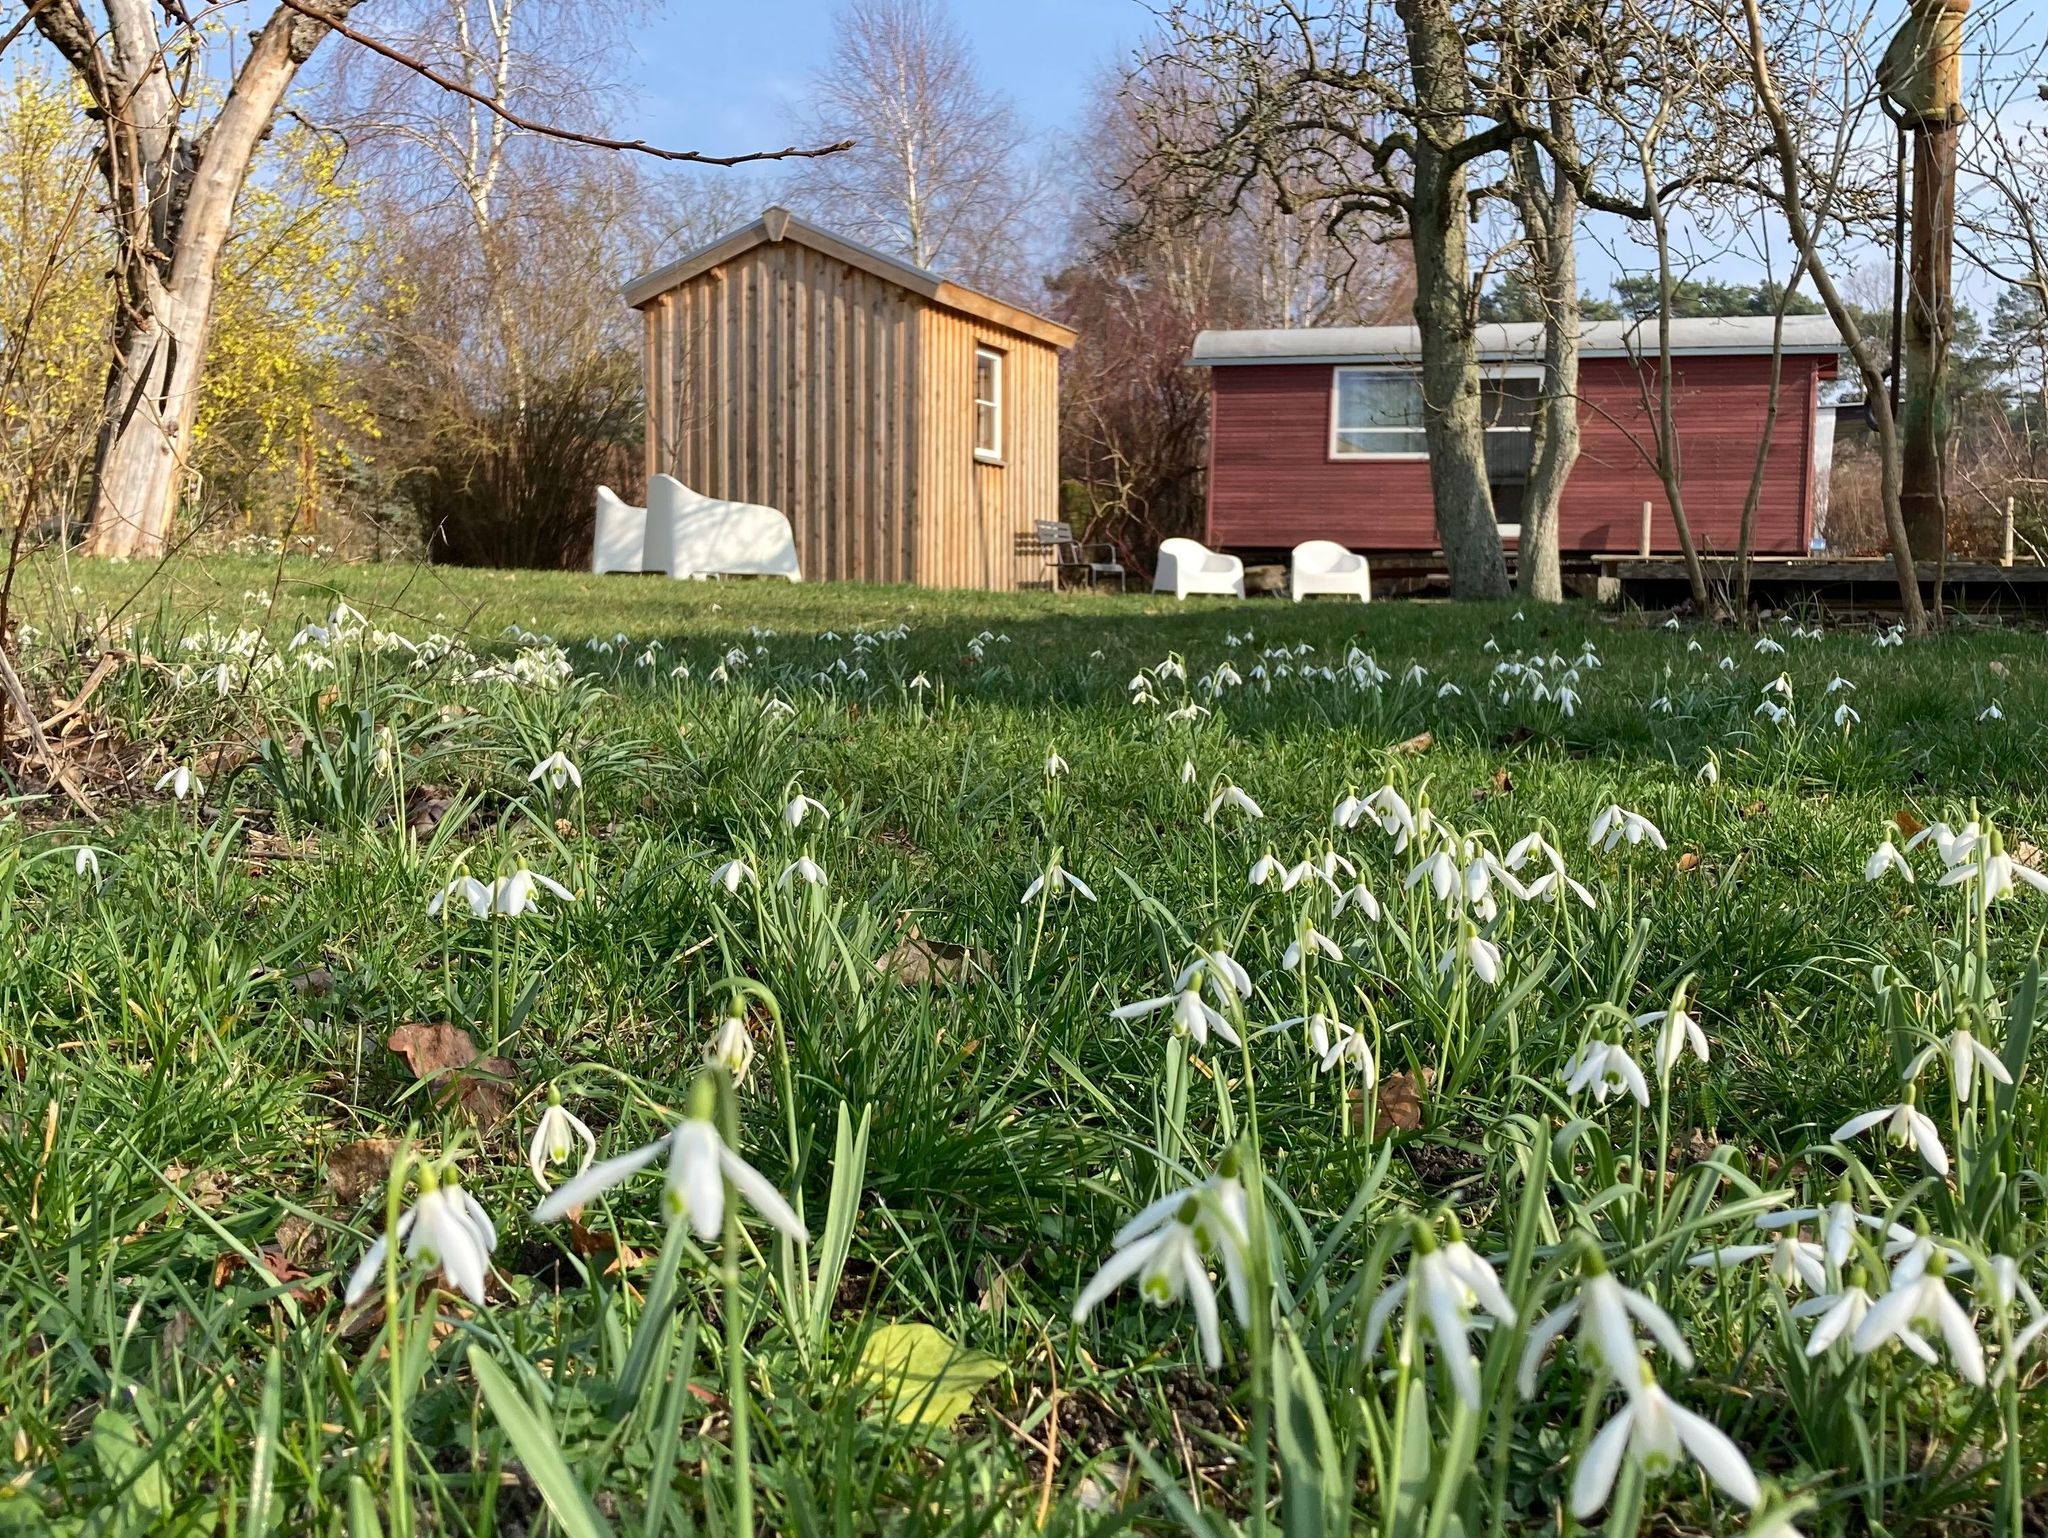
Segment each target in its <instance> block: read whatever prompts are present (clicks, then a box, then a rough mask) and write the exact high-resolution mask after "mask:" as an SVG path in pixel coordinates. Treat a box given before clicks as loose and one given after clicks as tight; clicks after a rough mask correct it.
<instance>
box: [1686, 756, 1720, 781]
mask: <svg viewBox="0 0 2048 1538" xmlns="http://www.w3.org/2000/svg"><path fill="white" fill-rule="evenodd" d="M1693 781H1694V783H1695V784H1699V785H1718V784H1720V783H1721V765H1720V764H1719V763H1718V762H1717V761H1716V760H1715V759H1713V758H1712V757H1709V758H1708V759H1707V761H1706V762H1705V763H1703V764H1701V765H1700V767H1699V770H1698V772H1696V773H1695V774H1694V775H1693Z"/></svg>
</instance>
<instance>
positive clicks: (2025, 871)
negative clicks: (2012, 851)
mask: <svg viewBox="0 0 2048 1538" xmlns="http://www.w3.org/2000/svg"><path fill="white" fill-rule="evenodd" d="M1973 852H1974V853H1975V855H1976V858H1974V859H1972V860H1971V861H1970V862H1969V863H1968V864H1966V865H1957V866H1956V867H1955V868H1954V869H1953V870H1951V871H1949V872H1948V874H1947V875H1945V876H1943V877H1942V878H1941V882H1940V884H1941V885H1942V886H1958V885H1960V884H1962V883H1963V882H1967V881H1982V882H1983V893H1984V901H1985V902H1986V903H1987V904H1989V903H1995V902H1998V901H2000V900H2002V899H2004V898H2007V897H2010V896H2012V895H2013V894H2014V893H2015V892H2017V891H2018V890H2019V888H2020V886H2021V884H2022V883H2024V884H2025V885H2027V886H2030V887H2032V888H2033V889H2034V890H2035V891H2037V892H2048V875H2043V874H2042V873H2041V872H2040V871H2037V870H2035V869H2034V868H2033V867H2032V866H2031V865H2022V864H2021V863H2020V862H2019V861H2018V860H2015V859H2014V858H2013V857H2012V856H2011V855H2009V854H2007V853H2006V852H2005V839H2004V836H2003V835H2002V834H2000V833H1999V831H1998V829H1996V828H1993V829H1991V830H1990V831H1989V832H1988V833H1986V834H1984V835H1983V837H1982V838H1980V839H1978V840H1977V841H1976V848H1975V850H1974V851H1973Z"/></svg>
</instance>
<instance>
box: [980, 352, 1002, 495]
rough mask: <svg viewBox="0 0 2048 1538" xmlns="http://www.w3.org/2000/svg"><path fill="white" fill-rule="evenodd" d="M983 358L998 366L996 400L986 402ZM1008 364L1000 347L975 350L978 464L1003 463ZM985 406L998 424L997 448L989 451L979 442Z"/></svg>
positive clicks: (996, 371)
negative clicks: (1005, 377)
mask: <svg viewBox="0 0 2048 1538" xmlns="http://www.w3.org/2000/svg"><path fill="white" fill-rule="evenodd" d="M983 358H992V359H994V360H995V365H996V366H995V381H996V391H995V398H994V399H992V400H988V401H984V400H983V399H982V398H981V360H982V359H983ZM1008 364H1009V359H1008V357H1007V356H1005V354H1004V353H1003V350H1002V349H1001V348H999V347H990V346H988V345H986V344H979V345H977V346H976V347H975V349H974V436H975V439H976V442H975V445H974V458H975V461H976V463H978V464H984V465H999V464H1001V463H1002V462H1003V385H1004V380H1003V371H1004V369H1005V368H1006V367H1007V366H1008ZM984 405H986V406H989V407H991V408H993V410H994V414H995V424H996V433H995V438H996V441H995V447H994V448H988V449H985V448H983V447H982V446H981V443H980V441H979V440H980V438H981V408H982V407H983V406H984Z"/></svg>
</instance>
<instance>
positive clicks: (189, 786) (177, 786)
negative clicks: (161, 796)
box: [156, 764, 204, 801]
mask: <svg viewBox="0 0 2048 1538" xmlns="http://www.w3.org/2000/svg"><path fill="white" fill-rule="evenodd" d="M156 788H157V789H158V790H168V791H170V793H171V795H172V796H173V797H174V798H176V799H177V800H179V801H183V800H184V799H185V798H186V797H187V796H190V795H191V794H193V792H195V791H197V790H200V789H203V788H204V787H203V786H202V785H201V784H200V780H199V776H198V775H196V774H194V773H193V772H192V771H191V770H190V769H188V768H187V767H186V766H185V765H183V764H180V765H178V766H177V767H176V768H175V769H167V770H165V771H164V775H163V778H162V779H160V780H158V781H157V782H156Z"/></svg>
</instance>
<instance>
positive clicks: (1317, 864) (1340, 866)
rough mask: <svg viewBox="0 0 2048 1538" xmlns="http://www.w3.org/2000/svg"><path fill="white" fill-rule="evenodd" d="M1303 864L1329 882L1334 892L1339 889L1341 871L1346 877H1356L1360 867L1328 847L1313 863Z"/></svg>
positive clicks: (1306, 862)
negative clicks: (1338, 879) (1338, 877)
mask: <svg viewBox="0 0 2048 1538" xmlns="http://www.w3.org/2000/svg"><path fill="white" fill-rule="evenodd" d="M1303 863H1305V864H1308V865H1309V866H1310V868H1311V869H1312V870H1313V871H1314V872H1315V874H1316V875H1318V876H1321V877H1322V878H1323V880H1324V881H1326V882H1328V883H1329V885H1330V889H1331V890H1332V891H1335V890H1336V889H1337V875H1338V872H1340V871H1341V872H1342V873H1343V874H1345V875H1346V876H1356V875H1357V874H1358V867H1357V866H1356V865H1353V864H1352V863H1351V861H1350V860H1348V859H1346V858H1345V857H1344V856H1343V855H1341V854H1339V853H1337V851H1336V850H1334V849H1331V848H1329V847H1328V846H1327V845H1326V846H1325V847H1324V849H1323V852H1322V853H1321V854H1319V855H1317V856H1316V857H1315V859H1314V860H1313V861H1304V862H1303Z"/></svg>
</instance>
